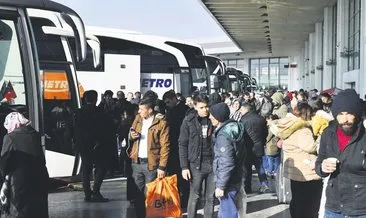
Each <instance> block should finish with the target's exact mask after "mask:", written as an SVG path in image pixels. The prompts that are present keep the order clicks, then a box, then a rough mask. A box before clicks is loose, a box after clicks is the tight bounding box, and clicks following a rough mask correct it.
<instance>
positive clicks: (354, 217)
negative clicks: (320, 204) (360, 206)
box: [324, 209, 366, 218]
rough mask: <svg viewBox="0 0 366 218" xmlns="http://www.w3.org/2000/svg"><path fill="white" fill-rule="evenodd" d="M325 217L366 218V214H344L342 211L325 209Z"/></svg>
mask: <svg viewBox="0 0 366 218" xmlns="http://www.w3.org/2000/svg"><path fill="white" fill-rule="evenodd" d="M324 218H366V215H362V216H344V215H342V214H340V213H334V212H332V211H330V210H327V209H325V215H324Z"/></svg>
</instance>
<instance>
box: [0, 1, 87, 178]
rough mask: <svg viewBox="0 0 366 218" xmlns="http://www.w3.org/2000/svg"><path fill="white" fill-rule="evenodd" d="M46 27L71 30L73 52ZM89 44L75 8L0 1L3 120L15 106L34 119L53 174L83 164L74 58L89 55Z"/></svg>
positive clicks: (0, 114)
mask: <svg viewBox="0 0 366 218" xmlns="http://www.w3.org/2000/svg"><path fill="white" fill-rule="evenodd" d="M43 27H54V28H59V29H64V30H65V32H68V33H69V35H72V36H73V37H74V39H75V47H74V49H75V50H74V51H73V53H74V54H75V56H72V55H71V50H70V47H69V43H68V41H67V38H66V37H65V36H62V35H57V34H55V35H51V34H47V33H45V32H44V31H43ZM86 45H87V40H86V34H85V27H84V24H83V21H82V19H81V18H80V17H79V15H78V14H77V13H76V12H74V11H73V10H72V9H70V8H68V7H66V6H64V5H62V4H59V3H55V2H52V1H48V0H0V60H1V61H0V84H1V85H2V87H3V88H2V89H1V91H0V99H1V100H0V101H1V104H0V111H1V112H0V122H3V121H4V118H5V116H6V115H7V114H8V113H9V112H11V111H19V112H21V113H23V114H24V115H25V116H26V117H27V118H29V119H30V121H31V123H32V124H31V125H32V126H33V127H34V128H35V129H36V130H37V131H39V132H40V133H41V136H42V146H43V147H44V149H45V156H46V165H47V168H48V171H49V174H50V177H66V176H72V175H75V174H76V173H77V171H78V168H79V167H80V163H77V161H76V159H75V153H74V152H75V149H74V145H73V140H72V129H71V127H70V125H72V122H73V116H72V114H73V111H74V110H75V109H77V108H79V107H80V96H79V90H78V87H79V86H78V84H77V77H76V71H75V66H74V63H75V62H81V61H84V60H85V59H86V48H87V46H86ZM73 57H75V58H73ZM3 90H11V92H9V93H11V95H8V93H4V91H3ZM1 126H2V125H1ZM0 131H1V139H0V140H2V137H3V136H4V135H5V134H6V132H5V129H4V128H1V130H0Z"/></svg>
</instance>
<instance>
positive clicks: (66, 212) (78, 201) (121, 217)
mask: <svg viewBox="0 0 366 218" xmlns="http://www.w3.org/2000/svg"><path fill="white" fill-rule="evenodd" d="M253 179H255V180H256V177H254V178H253ZM254 183H257V182H254ZM254 183H253V187H254V188H256V186H255V185H254ZM270 186H271V189H272V190H275V189H274V187H273V184H272V182H270ZM125 190H126V182H125V181H121V180H120V181H106V182H104V183H103V186H102V191H101V192H102V194H103V195H104V196H105V197H108V198H109V199H110V201H109V202H108V203H85V202H84V195H83V192H82V191H70V190H67V189H66V190H62V191H59V192H54V193H51V194H49V197H48V199H49V213H50V217H51V218H53V217H56V218H58V217H60V218H74V217H77V218H79V217H85V218H107V217H108V218H114V217H115V218H134V217H135V216H134V211H133V208H130V207H129V203H128V201H127V200H126V191H125ZM247 202H248V206H247V216H245V217H248V218H261V217H272V218H288V217H290V215H289V211H288V205H283V204H278V203H277V199H276V196H275V194H274V191H272V192H271V193H267V194H261V195H259V194H251V195H249V196H248V198H247ZM218 208H219V207H218V206H215V211H218ZM199 213H200V214H202V213H203V210H200V211H199ZM184 217H186V216H184ZM199 217H203V216H202V215H201V216H199Z"/></svg>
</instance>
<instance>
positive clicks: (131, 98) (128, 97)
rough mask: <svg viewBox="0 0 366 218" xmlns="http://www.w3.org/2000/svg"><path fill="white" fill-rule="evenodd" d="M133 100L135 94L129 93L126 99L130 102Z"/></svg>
mask: <svg viewBox="0 0 366 218" xmlns="http://www.w3.org/2000/svg"><path fill="white" fill-rule="evenodd" d="M132 100H133V93H132V92H128V93H127V98H126V101H128V102H130V103H131V101H132Z"/></svg>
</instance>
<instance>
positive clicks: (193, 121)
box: [179, 111, 213, 169]
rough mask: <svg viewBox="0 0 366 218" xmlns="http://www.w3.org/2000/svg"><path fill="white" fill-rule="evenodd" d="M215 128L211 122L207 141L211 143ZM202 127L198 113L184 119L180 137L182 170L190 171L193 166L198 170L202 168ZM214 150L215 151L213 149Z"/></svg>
mask: <svg viewBox="0 0 366 218" xmlns="http://www.w3.org/2000/svg"><path fill="white" fill-rule="evenodd" d="M212 133H213V127H212V124H211V122H210V121H209V124H208V130H207V141H208V143H210V142H211V141H212V140H211V136H212ZM201 145H202V127H201V124H200V122H199V121H198V114H197V112H196V111H195V112H193V111H191V112H190V113H189V114H187V116H186V117H185V118H184V120H183V123H182V126H181V128H180V135H179V160H180V167H181V168H182V169H189V166H190V164H193V166H194V167H196V169H200V167H201V160H202V159H201V156H202V146H201ZM212 150H213V149H212Z"/></svg>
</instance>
